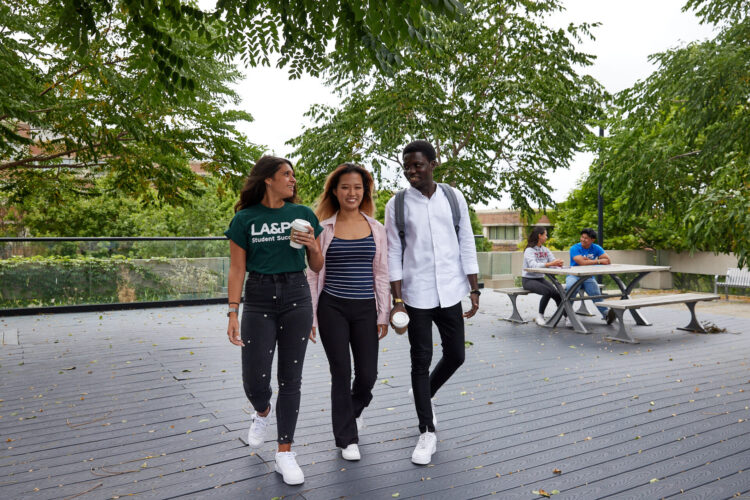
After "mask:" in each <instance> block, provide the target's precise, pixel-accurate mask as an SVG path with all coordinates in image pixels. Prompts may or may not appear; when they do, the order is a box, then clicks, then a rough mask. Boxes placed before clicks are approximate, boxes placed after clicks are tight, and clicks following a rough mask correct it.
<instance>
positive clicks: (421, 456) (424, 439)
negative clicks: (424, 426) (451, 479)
mask: <svg viewBox="0 0 750 500" xmlns="http://www.w3.org/2000/svg"><path fill="white" fill-rule="evenodd" d="M436 450H437V436H436V435H435V433H434V432H425V433H422V434H420V435H419V441H417V447H416V448H414V452H413V453H412V454H411V461H412V462H414V463H415V464H418V465H427V464H429V463H430V462H431V461H432V454H433V453H435V451H436Z"/></svg>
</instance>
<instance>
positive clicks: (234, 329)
mask: <svg viewBox="0 0 750 500" xmlns="http://www.w3.org/2000/svg"><path fill="white" fill-rule="evenodd" d="M227 335H228V336H229V341H230V342H231V343H232V344H234V345H238V346H240V347H244V345H245V343H244V342H242V339H241V338H240V322H239V320H238V319H237V313H232V314H230V315H229V326H227Z"/></svg>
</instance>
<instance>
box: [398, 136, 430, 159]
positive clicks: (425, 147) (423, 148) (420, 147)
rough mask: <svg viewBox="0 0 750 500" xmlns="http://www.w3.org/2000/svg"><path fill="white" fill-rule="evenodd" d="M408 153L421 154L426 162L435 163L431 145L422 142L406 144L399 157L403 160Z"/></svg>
mask: <svg viewBox="0 0 750 500" xmlns="http://www.w3.org/2000/svg"><path fill="white" fill-rule="evenodd" d="M409 153H422V154H423V155H425V157H426V158H427V160H428V161H435V158H437V153H436V152H435V148H433V147H432V144H430V143H429V142H427V141H423V140H417V141H411V142H410V143H409V144H407V145H406V147H405V148H404V152H403V153H402V156H401V157H402V158H403V157H404V156H406V155H407V154H409Z"/></svg>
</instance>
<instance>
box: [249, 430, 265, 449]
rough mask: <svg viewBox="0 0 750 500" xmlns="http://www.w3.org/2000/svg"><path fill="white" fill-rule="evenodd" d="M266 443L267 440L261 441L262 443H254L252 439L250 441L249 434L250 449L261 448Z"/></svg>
mask: <svg viewBox="0 0 750 500" xmlns="http://www.w3.org/2000/svg"><path fill="white" fill-rule="evenodd" d="M265 442H266V440H265V438H264V439H263V441H260V442H257V441H253V440H252V439H250V433H249V432H248V435H247V445H248V446H249V447H250V448H260V447H261V446H263V443H265Z"/></svg>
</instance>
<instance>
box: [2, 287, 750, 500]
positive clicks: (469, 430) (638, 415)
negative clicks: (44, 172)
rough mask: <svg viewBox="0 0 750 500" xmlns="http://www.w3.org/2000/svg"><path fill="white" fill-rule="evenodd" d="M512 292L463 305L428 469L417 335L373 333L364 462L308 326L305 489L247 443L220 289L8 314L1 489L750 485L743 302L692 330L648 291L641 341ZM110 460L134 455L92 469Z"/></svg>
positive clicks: (472, 490) (250, 493)
mask: <svg viewBox="0 0 750 500" xmlns="http://www.w3.org/2000/svg"><path fill="white" fill-rule="evenodd" d="M537 301H538V297H536V296H533V295H530V296H522V297H519V300H518V306H519V310H520V311H521V314H522V315H524V317H526V316H528V315H530V314H533V313H534V310H535V308H536V303H537ZM505 302H507V301H504V300H503V297H502V296H501V294H486V297H485V296H483V297H482V309H480V313H479V314H477V316H475V317H474V318H472V319H471V320H469V321H467V327H466V337H467V340H469V341H471V342H472V343H473V345H471V346H469V347H468V348H467V352H466V363H465V364H464V365H463V366H462V367H461V368H460V369H459V370H458V372H457V373H456V374H455V375H454V377H453V378H451V380H449V381H448V382H447V383H446V384H445V385H444V386H443V388H441V390H440V392H439V393H438V395H437V397H436V400H435V404H436V411H437V414H438V419H439V422H438V439H439V444H438V452H437V453H436V454H435V455H434V457H433V463H432V466H431V467H419V466H415V465H413V464H412V463H411V462H410V460H409V457H410V455H411V451H412V449H413V446H414V444H415V442H416V439H417V437H418V436H417V429H416V414H415V411H414V407H413V403H412V401H411V399H410V398H409V396H408V395H407V389H408V388H409V387H410V383H411V382H410V373H409V372H410V362H409V354H408V349H409V346H408V339H407V338H406V337H405V336H399V335H395V334H394V333H393V332H391V333H390V334H389V335H388V336H387V337H386V338H385V339H384V340H383V341H382V342H381V346H380V348H381V349H380V352H379V361H378V371H379V373H378V381H377V383H376V386H375V388H374V390H373V394H374V399H373V402H372V403H371V405H370V407H369V408H367V410H366V411H365V413H364V417H365V422H366V427H365V428H364V429H363V431H362V432H361V434H360V448H361V450H362V453H363V459H362V460H361V461H360V462H347V461H345V460H343V459H342V458H341V456H340V452H339V450H338V449H337V448H336V447H335V445H334V443H333V438H332V435H331V422H330V418H331V415H330V375H329V372H328V363H327V360H326V358H325V354H324V351H323V349H322V346H320V345H319V344H318V345H314V344H310V345H309V346H308V352H307V356H306V360H305V369H304V373H303V386H302V402H301V407H300V420H299V423H298V426H297V431H296V444H295V451H296V452H297V453H298V456H297V458H298V461H299V463H300V464H301V466H302V467H303V470H304V472H305V475H306V481H305V483H304V484H303V485H301V486H297V487H291V486H287V485H285V484H283V482H282V481H281V478H280V476H279V475H278V474H276V473H275V472H273V470H272V467H273V462H272V461H273V456H274V450H275V445H274V443H273V441H268V442H266V443H264V445H263V446H261V447H260V448H259V449H257V450H250V449H249V448H247V446H245V444H244V441H243V440H244V436H245V434H246V432H247V425H248V422H249V413H251V410H250V407H249V404H248V402H247V400H246V399H245V397H244V392H243V390H242V385H241V366H240V362H239V350H238V349H236V348H234V347H233V346H231V345H229V344H228V343H227V342H226V334H225V333H224V327H225V325H224V321H225V318H224V317H223V316H222V307H221V306H199V307H185V308H173V309H152V310H147V311H145V310H141V311H139V310H134V311H116V312H111V313H75V314H65V315H47V316H40V317H14V318H4V319H3V320H2V323H1V324H0V327H1V328H0V329H2V330H3V331H4V332H5V331H11V330H16V331H17V332H18V339H19V345H5V346H3V348H2V350H0V366H1V368H0V370H2V375H3V376H2V377H0V391H1V392H2V399H3V401H0V415H1V416H2V418H0V434H2V436H3V439H5V440H10V441H6V442H5V445H6V447H5V449H4V450H3V451H2V452H0V473H3V476H4V479H3V481H0V496H2V497H3V498H26V497H28V498H39V499H47V498H49V499H56V498H67V497H71V496H74V495H77V494H79V493H82V492H83V491H86V490H87V489H89V488H92V487H93V486H96V485H98V484H101V486H99V487H97V489H96V490H93V491H92V492H91V493H88V494H86V495H82V496H81V498H84V499H85V498H88V497H90V498H95V497H96V498H111V497H113V496H120V497H124V496H126V495H131V494H133V495H137V497H141V498H144V497H145V498H156V499H161V498H173V497H189V498H209V497H210V498H211V500H217V499H222V498H239V497H242V496H244V497H247V498H272V497H281V496H284V497H290V498H294V497H297V498H305V499H327V498H336V497H340V496H344V497H353V498H392V495H393V494H395V493H399V497H398V498H410V497H417V496H426V495H429V497H430V498H431V499H432V498H451V499H454V498H475V497H482V496H486V495H490V494H492V493H493V492H494V493H496V494H498V495H499V494H501V495H502V498H532V497H533V495H532V494H531V491H532V490H534V489H538V488H544V489H545V490H547V491H550V490H552V489H558V490H560V495H559V496H557V495H556V498H598V497H607V496H617V495H619V496H627V497H631V498H656V497H661V496H670V495H675V494H681V492H682V491H684V493H682V495H683V496H685V495H687V497H688V498H722V497H730V496H732V495H734V494H735V493H738V492H739V493H742V492H746V491H748V490H750V474H748V473H747V472H741V471H742V470H744V468H745V467H747V465H746V464H747V463H748V460H749V459H750V444H748V443H750V424H749V422H750V410H749V409H748V395H749V394H750V360H749V359H748V358H749V357H750V338H748V336H747V335H746V334H747V333H749V332H748V331H747V329H748V324H747V323H748V322H747V320H746V319H744V318H738V317H732V316H724V315H717V314H709V313H706V312H704V311H702V310H701V311H700V317H701V319H702V320H703V321H710V322H712V323H714V324H716V325H718V326H721V327H724V328H727V330H728V331H729V332H731V333H727V334H716V335H695V334H690V333H686V332H681V331H678V330H676V328H675V327H676V326H678V325H680V324H682V322H684V321H683V320H684V311H682V310H679V309H675V308H669V307H654V308H651V309H650V310H649V319H651V320H652V321H653V323H654V325H653V326H651V327H639V326H636V325H635V324H634V323H633V322H632V321H631V320H628V321H626V324H627V326H628V328H629V329H631V330H632V331H633V332H634V334H635V335H637V336H638V338H639V340H640V341H641V344H640V345H637V346H630V345H621V344H617V343H611V342H607V341H605V340H604V339H603V337H604V336H605V335H607V334H610V333H612V332H613V329H612V327H609V326H607V325H606V324H604V323H603V322H601V321H599V320H594V319H585V320H584V321H585V324H586V326H587V328H590V329H591V330H592V331H593V332H594V333H592V334H590V335H579V334H576V333H575V332H573V331H572V330H570V329H566V328H554V329H548V328H541V327H539V326H537V325H535V324H524V325H515V324H509V323H507V322H505V321H503V320H502V318H503V317H505V316H507V315H508V314H509V313H510V305H509V304H506V303H505ZM699 308H700V306H699ZM434 339H435V340H434V341H435V343H436V344H439V338H438V336H437V335H436V334H435V337H434ZM435 350H436V352H435V355H434V356H433V363H434V362H436V361H437V359H438V357H439V354H438V353H439V347H435ZM73 366H75V369H72V367H73ZM273 388H274V391H276V383H275V380H274V381H273ZM746 391H747V392H746ZM652 402H653V404H652ZM79 424H82V425H79ZM149 431H151V432H149ZM275 431H276V426H275V422H273V423H272V425H271V429H270V434H273V433H275ZM271 439H272V437H271ZM143 464H145V466H144V467H141V465H143ZM102 467H104V468H105V469H108V470H114V471H132V472H127V473H124V474H113V475H109V476H108V475H106V474H105V475H103V476H102V475H97V474H96V472H97V471H99V472H101V470H102V469H101V468H102ZM555 468H559V469H561V470H562V471H563V472H562V474H560V475H557V474H553V473H552V470H553V469H555ZM92 470H93V472H92ZM651 479H658V481H656V482H653V483H651V482H650V480H651Z"/></svg>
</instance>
